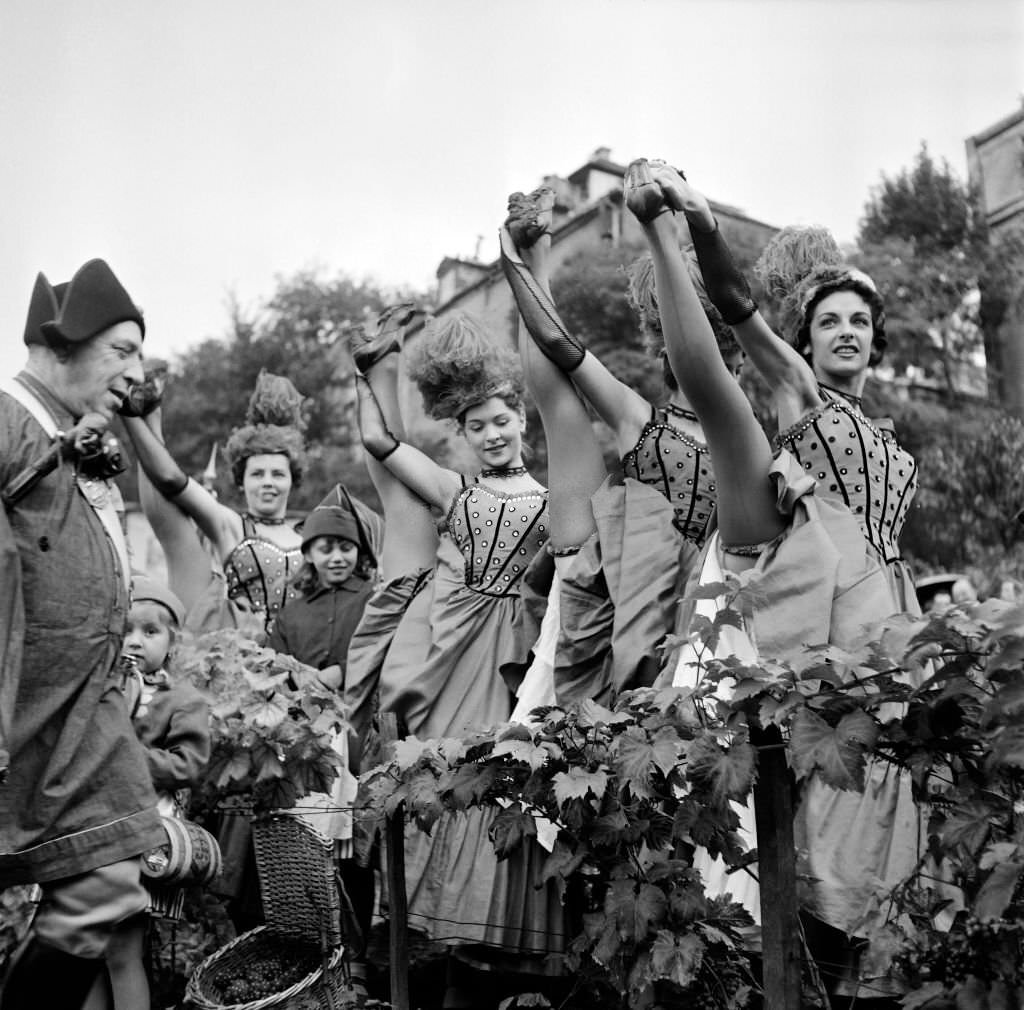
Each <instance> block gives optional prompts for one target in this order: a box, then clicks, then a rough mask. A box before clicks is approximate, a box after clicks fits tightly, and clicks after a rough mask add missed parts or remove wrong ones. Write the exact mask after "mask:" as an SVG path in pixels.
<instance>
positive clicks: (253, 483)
mask: <svg viewBox="0 0 1024 1010" xmlns="http://www.w3.org/2000/svg"><path fill="white" fill-rule="evenodd" d="M291 489H292V470H291V466H290V465H289V463H288V457H287V456H286V455H285V454H284V453H282V452H266V453H260V454H259V455H256V456H250V457H249V458H248V459H247V460H246V461H245V473H244V475H243V476H242V493H243V494H244V495H245V505H246V508H248V510H249V512H250V514H252V515H253V516H255V517H256V518H257V519H260V518H265V519H280V518H282V517H283V516H284V514H285V510H286V509H287V508H288V495H289V493H290V492H291Z"/></svg>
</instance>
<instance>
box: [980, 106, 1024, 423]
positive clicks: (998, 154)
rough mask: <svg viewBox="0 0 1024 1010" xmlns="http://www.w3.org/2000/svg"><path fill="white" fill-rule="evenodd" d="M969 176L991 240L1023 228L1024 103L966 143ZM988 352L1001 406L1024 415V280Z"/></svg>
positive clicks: (989, 335) (990, 336) (988, 336)
mask: <svg viewBox="0 0 1024 1010" xmlns="http://www.w3.org/2000/svg"><path fill="white" fill-rule="evenodd" d="M966 143H967V173H968V178H969V180H970V183H971V187H972V189H973V190H974V191H975V192H976V193H977V195H978V200H979V202H980V205H981V210H982V212H983V213H984V215H985V220H986V222H987V224H988V226H989V232H990V236H991V238H992V241H994V242H999V241H1000V240H1001V239H1005V238H1006V237H1007V236H1008V235H1009V233H1010V232H1011V231H1012V230H1014V229H1024V103H1022V104H1021V107H1020V108H1018V109H1017V110H1016V111H1015V112H1011V113H1010V114H1009V115H1008V116H1005V117H1004V118H1002V119H1001V120H999V122H998V123H995V124H993V125H992V126H990V127H989V128H988V129H987V130H983V131H982V132H981V133H978V134H976V135H975V136H973V137H968V139H967V142H966ZM1015 294H1016V298H1011V299H1010V303H1009V305H1008V307H1007V311H1006V314H1005V316H1004V317H1003V319H1002V321H1001V323H1000V324H999V327H998V329H997V330H996V332H994V333H987V334H986V340H985V352H986V355H987V357H988V366H989V371H990V373H994V375H995V377H996V381H995V387H996V388H995V389H993V390H992V392H993V393H995V394H997V395H998V397H999V399H1000V400H1001V401H1002V403H1003V404H1004V405H1005V406H1006V407H1007V408H1008V409H1009V410H1012V411H1013V412H1014V413H1016V414H1017V415H1018V416H1021V417H1024V305H1022V302H1024V278H1022V283H1021V284H1019V285H1018V286H1017V290H1016V292H1015Z"/></svg>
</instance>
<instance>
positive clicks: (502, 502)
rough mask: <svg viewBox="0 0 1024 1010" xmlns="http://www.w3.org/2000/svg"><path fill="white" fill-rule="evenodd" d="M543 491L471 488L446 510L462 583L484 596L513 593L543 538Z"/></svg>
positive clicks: (545, 524)
mask: <svg viewBox="0 0 1024 1010" xmlns="http://www.w3.org/2000/svg"><path fill="white" fill-rule="evenodd" d="M547 505H548V502H547V493H546V492H544V491H528V492H524V493H520V494H503V493H501V492H500V491H495V490H493V489H492V488H489V487H485V486H484V485H482V484H471V485H470V486H469V487H466V488H463V489H462V491H460V492H459V494H458V495H456V497H455V500H454V501H453V502H452V506H451V508H450V509H449V510H448V532H449V533H450V534H451V537H452V540H453V541H454V542H455V545H456V546H457V547H458V549H459V552H460V553H461V554H462V557H463V560H464V563H465V573H466V585H467V586H468V587H469V588H470V589H473V590H475V591H476V592H479V593H486V594H487V595H489V596H512V595H518V592H519V580H520V579H521V578H522V577H523V574H524V572H525V571H526V568H527V566H528V565H529V564H530V562H531V561H532V560H533V556H534V555H535V554H536V553H537V552H538V551H539V550H540V549H541V548H542V547H543V546H544V544H545V543H546V541H547V539H548V515H547Z"/></svg>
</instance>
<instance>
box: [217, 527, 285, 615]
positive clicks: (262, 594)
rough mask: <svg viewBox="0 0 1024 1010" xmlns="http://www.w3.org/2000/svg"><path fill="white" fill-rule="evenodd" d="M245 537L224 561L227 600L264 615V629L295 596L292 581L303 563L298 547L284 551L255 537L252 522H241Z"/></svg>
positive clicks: (261, 538) (267, 541)
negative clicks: (265, 623) (265, 622)
mask: <svg viewBox="0 0 1024 1010" xmlns="http://www.w3.org/2000/svg"><path fill="white" fill-rule="evenodd" d="M242 532H243V533H244V534H245V537H244V539H243V540H241V541H240V542H239V543H238V544H237V545H236V546H235V547H234V548H232V550H231V553H230V554H229V555H228V556H227V559H226V560H225V561H224V578H225V580H226V581H227V590H228V599H229V600H233V601H236V602H239V603H243V604H245V605H246V607H247V608H248V609H250V610H253V611H259V612H260V613H262V614H265V615H266V621H267V626H268V627H269V625H270V623H271V622H272V621H273V619H274V617H276V616H277V612H278V611H279V610H280V609H281V607H283V606H284V605H285V603H286V602H287V601H289V600H294V599H295V598H296V597H297V596H298V593H297V592H296V590H295V587H294V586H293V585H292V579H293V577H294V576H295V573H296V571H298V568H299V566H300V565H301V564H302V551H301V550H300V549H299V548H298V547H293V548H292V549H291V550H285V549H284V548H283V547H278V546H277V544H275V543H272V542H271V541H269V540H265V539H264V538H263V537H261V536H258V535H257V534H256V528H255V526H253V524H252V520H250V519H248V518H243V519H242Z"/></svg>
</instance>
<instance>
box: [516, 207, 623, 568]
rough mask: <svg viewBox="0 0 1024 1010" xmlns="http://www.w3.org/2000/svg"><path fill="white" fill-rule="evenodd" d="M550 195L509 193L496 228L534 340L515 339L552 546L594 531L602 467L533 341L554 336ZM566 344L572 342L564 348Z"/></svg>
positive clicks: (578, 412) (552, 367)
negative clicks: (539, 442)
mask: <svg viewBox="0 0 1024 1010" xmlns="http://www.w3.org/2000/svg"><path fill="white" fill-rule="evenodd" d="M553 196H554V194H553V193H552V192H551V190H546V189H545V190H537V191H535V192H534V193H531V194H530V195H529V196H528V197H524V196H523V195H522V194H521V193H517V194H513V196H512V197H510V198H509V217H508V219H507V221H506V223H505V227H504V228H502V230H501V259H502V266H503V268H504V270H505V275H506V277H507V278H508V282H509V286H510V287H511V289H512V293H513V295H514V297H515V299H516V304H517V305H518V307H519V311H520V314H521V317H522V319H523V322H524V324H525V325H526V327H527V329H528V330H529V331H530V334H531V336H532V337H533V339H526V338H524V339H521V340H520V341H519V354H520V357H521V359H522V362H523V374H524V376H525V378H526V385H527V388H528V389H529V391H530V394H531V395H532V396H533V398H534V400H535V401H536V403H537V408H538V410H539V411H540V416H541V422H542V423H543V425H544V436H545V438H546V440H547V446H548V485H549V492H548V495H549V497H548V502H549V508H550V510H551V545H552V547H553V548H554V549H555V550H556V551H559V550H564V549H566V548H571V547H577V546H579V545H580V544H581V543H583V541H584V540H586V539H587V537H589V536H590V535H591V533H593V532H594V529H595V524H594V514H593V511H592V509H591V504H590V498H591V496H592V495H593V493H594V492H595V491H596V490H597V489H598V488H599V487H600V486H601V483H602V482H603V481H604V479H605V477H606V475H607V472H606V468H605V465H604V459H603V457H602V455H601V449H600V446H599V445H598V442H597V436H596V435H595V433H594V427H593V424H592V423H591V420H590V416H589V414H588V412H587V408H586V405H585V404H584V403H583V401H582V399H581V398H580V396H579V394H578V393H577V392H576V389H575V387H574V386H573V384H572V381H571V380H570V379H569V377H568V376H567V375H566V373H565V372H564V371H563V370H562V368H560V367H558V365H556V364H555V363H554V362H553V361H552V360H551V359H550V358H549V357H548V356H546V355H545V354H544V353H542V352H541V350H540V349H539V347H538V344H537V340H538V339H543V337H541V336H540V334H543V335H544V336H547V337H550V338H553V339H557V336H558V334H559V333H560V332H564V330H565V327H564V326H562V325H561V322H560V321H559V320H558V316H557V312H556V310H555V308H554V303H553V301H552V299H551V290H550V260H549V256H550V249H551V231H550V225H551V210H552V206H553V202H554V200H553ZM570 349H571V348H570Z"/></svg>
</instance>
